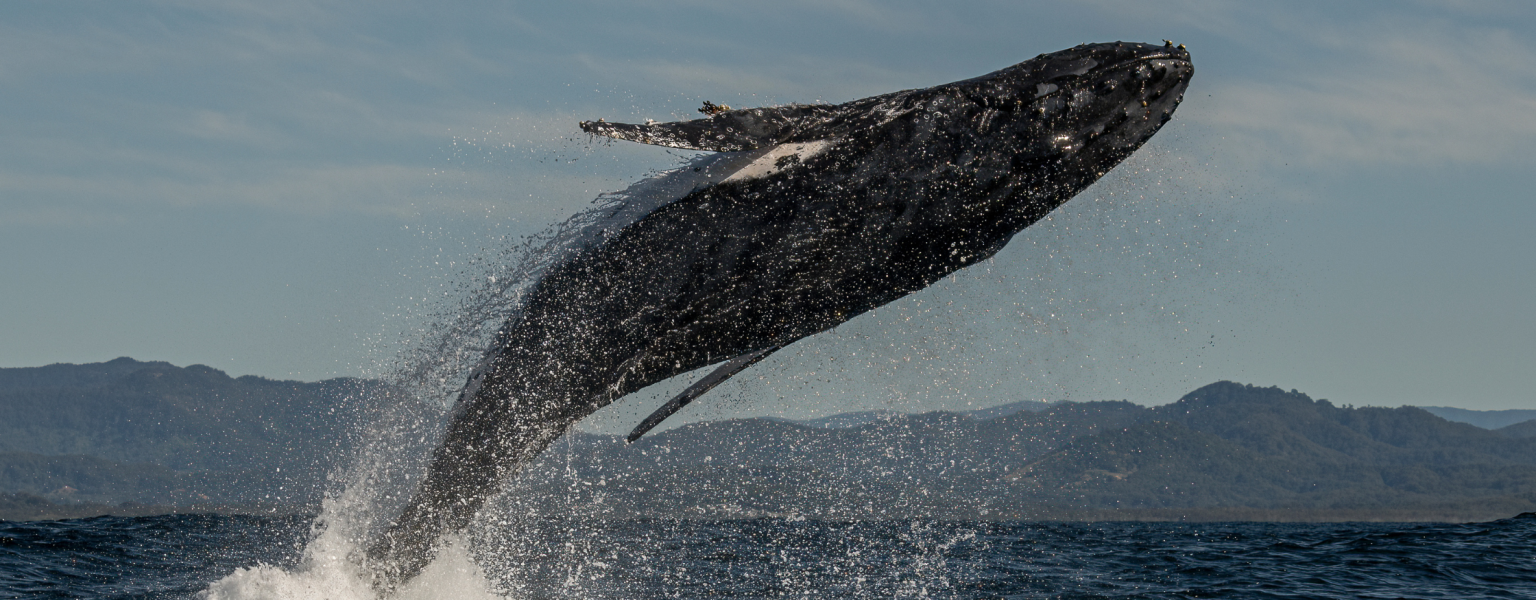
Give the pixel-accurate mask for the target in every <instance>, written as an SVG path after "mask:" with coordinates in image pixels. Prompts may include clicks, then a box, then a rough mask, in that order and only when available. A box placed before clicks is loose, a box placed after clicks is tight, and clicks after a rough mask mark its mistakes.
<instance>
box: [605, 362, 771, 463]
mask: <svg viewBox="0 0 1536 600" xmlns="http://www.w3.org/2000/svg"><path fill="white" fill-rule="evenodd" d="M781 347H782V346H770V347H768V348H763V349H762V350H758V351H755V352H748V353H746V354H743V355H741V356H738V357H736V358H733V359H731V360H728V361H725V364H722V365H720V368H718V369H715V370H714V372H712V373H710V374H708V375H705V376H704V378H703V379H700V380H698V381H695V382H693V385H690V386H688V389H686V390H683V393H681V394H678V395H677V397H676V398H673V399H671V400H670V401H668V402H667V403H666V404H663V405H662V406H661V408H658V409H656V412H653V413H651V416H649V417H646V418H645V420H644V421H641V422H640V424H639V425H637V426H635V430H634V431H631V432H629V437H627V438H624V439H625V440H626V441H629V442H633V441H635V440H638V439H640V436H642V435H645V432H647V431H650V430H651V429H653V428H655V427H656V426H657V425H660V424H661V422H662V421H665V420H667V417H670V416H672V415H673V413H676V412H677V411H678V410H680V409H682V408H683V407H684V406H687V405H688V403H689V402H693V401H694V399H696V398H698V397H699V396H703V395H704V393H705V392H708V391H709V390H711V389H714V387H715V386H717V385H720V384H722V383H725V380H727V379H730V378H731V376H732V375H735V374H737V373H740V372H742V371H745V370H746V369H747V367H750V366H752V365H754V364H757V361H760V360H762V359H764V358H767V357H768V355H769V354H773V352H774V351H775V350H778V349H779V348H781Z"/></svg>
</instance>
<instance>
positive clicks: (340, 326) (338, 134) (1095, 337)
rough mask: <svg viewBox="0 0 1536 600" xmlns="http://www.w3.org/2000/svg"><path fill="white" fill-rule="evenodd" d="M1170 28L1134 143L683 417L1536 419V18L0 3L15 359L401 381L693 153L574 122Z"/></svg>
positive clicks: (895, 80) (1206, 5) (667, 113)
mask: <svg viewBox="0 0 1536 600" xmlns="http://www.w3.org/2000/svg"><path fill="white" fill-rule="evenodd" d="M1165 38H1167V39H1172V40H1174V41H1176V42H1179V43H1184V44H1186V45H1188V47H1189V48H1190V51H1191V52H1192V53H1193V56H1194V61H1195V66H1196V75H1195V79H1194V81H1193V83H1192V85H1191V87H1190V89H1189V93H1188V95H1187V96H1186V100H1185V103H1184V105H1183V106H1182V107H1181V108H1180V109H1179V111H1178V112H1177V114H1176V115H1175V119H1174V122H1173V123H1171V124H1170V125H1169V126H1168V127H1167V128H1165V130H1164V132H1163V133H1161V134H1159V136H1158V138H1157V139H1155V140H1154V141H1153V143H1152V144H1150V145H1149V146H1148V147H1147V148H1146V149H1145V150H1144V151H1143V153H1141V154H1140V155H1138V156H1136V157H1133V158H1132V159H1131V161H1129V162H1128V163H1127V164H1126V165H1125V166H1124V167H1122V168H1121V169H1120V170H1118V171H1116V172H1115V173H1113V174H1111V176H1110V177H1108V178H1106V180H1105V181H1104V182H1101V184H1100V185H1098V186H1096V187H1095V188H1093V189H1090V190H1089V191H1088V192H1086V193H1085V194H1084V195H1083V196H1080V197H1079V198H1078V199H1076V200H1074V201H1073V202H1072V203H1069V204H1068V205H1067V207H1065V208H1064V209H1063V210H1062V211H1061V212H1060V213H1058V214H1057V215H1055V216H1054V217H1053V218H1052V220H1051V221H1049V222H1046V223H1042V224H1040V225H1038V226H1036V227H1034V228H1031V229H1030V230H1028V231H1026V232H1025V233H1024V234H1021V235H1020V236H1019V237H1018V238H1016V239H1015V241H1014V242H1013V244H1011V245H1010V247H1009V248H1008V249H1006V250H1005V251H1004V252H1003V253H1001V254H1000V255H999V256H998V257H997V258H995V259H994V260H993V261H991V262H990V263H988V264H986V265H983V266H980V267H978V268H976V269H973V270H971V271H969V272H966V273H963V274H961V275H959V276H957V277H955V278H953V279H951V280H949V281H946V282H944V283H943V284H941V285H939V286H937V287H936V288H935V289H931V290H928V291H926V292H924V293H922V294H919V295H917V296H916V297H914V298H909V299H907V300H904V301H902V302H899V303H896V304H894V305H891V306H888V307H886V308H883V309H881V310H878V311H876V312H875V313H872V314H870V315H867V316H866V317H863V318H861V319H859V320H856V321H855V322H853V323H850V324H848V325H845V326H844V327H841V328H839V329H837V330H835V331H833V332H831V333H829V334H826V335H823V336H821V337H820V338H817V339H812V340H808V341H805V342H802V343H801V344H798V345H796V346H794V347H792V348H790V349H788V350H786V351H784V352H782V353H781V356H776V357H775V358H773V359H770V360H769V361H767V362H765V363H764V364H763V365H761V366H760V367H757V368H754V369H753V370H752V371H749V372H748V374H746V375H745V376H743V377H742V378H741V379H742V381H741V382H740V383H733V384H730V385H727V386H725V387H724V388H722V390H721V391H720V392H719V393H718V394H715V395H712V399H707V400H705V401H701V402H700V404H699V407H698V409H697V410H696V411H695V414H696V416H697V415H704V416H718V415H722V414H736V413H774V414H786V415H792V416H809V415H814V414H819V413H822V412H836V411H838V410H848V409H859V408H897V409H904V410H921V409H930V408H939V407H953V408H963V407H965V406H967V404H969V405H970V406H972V407H977V406H980V405H987V404H995V403H999V402H1004V401H1009V400H1016V399H1041V400H1059V399H1071V400H1094V399H1120V398H1124V399H1130V400H1133V401H1136V402H1141V403H1145V404H1162V403H1166V402H1170V401H1173V400H1175V399H1177V398H1178V396H1179V395H1181V394H1183V393H1184V392H1187V391H1189V390H1191V389H1194V388H1195V387H1198V386H1200V385H1203V384H1206V383H1209V382H1212V381H1215V380H1219V379H1230V380H1234V381H1240V382H1245V383H1253V384H1257V385H1265V386H1269V385H1278V386H1281V387H1284V388H1286V389H1291V388H1295V389H1298V390H1300V391H1303V392H1306V393H1308V394H1311V395H1312V396H1313V397H1321V398H1328V399H1330V400H1332V401H1334V402H1335V403H1339V404H1355V405H1385V406H1396V405H1401V404H1418V405H1451V406H1461V407H1467V408H1481V409H1495V408H1531V407H1536V392H1533V390H1536V341H1533V340H1536V316H1533V314H1532V310H1531V306H1532V305H1533V304H1536V302H1533V298H1536V241H1533V240H1536V236H1533V235H1532V234H1531V232H1530V231H1531V228H1532V226H1533V225H1536V202H1533V195H1536V192H1533V191H1532V190H1536V159H1533V156H1536V152H1533V150H1536V8H1532V5H1530V4H1529V3H1526V2H1441V3H1434V2H1379V3H1371V2H1350V3H1341V2H1285V3H1260V2H1229V1H1221V0H1186V1H1172V2H1156V3H1154V2H1113V1H1095V2H1077V3H1068V2H1018V1H1009V2H957V1H945V2H874V1H861V0H814V1H811V0H807V1H802V2H794V1H791V2H722V1H718V0H712V1H661V0H656V1H640V2H583V1H567V2H558V3H556V2H538V3H535V2H447V3H421V2H410V3H406V2H389V1H370V2H362V1H353V0H343V1H336V2H313V1H305V2H287V1H284V0H261V1H249V2H246V1H231V2H202V1H200V2H190V1H187V2H176V1H165V2H115V1H114V2H104V1H102V2H67V3H66V2H26V1H9V2H5V3H0V89H3V90H4V92H3V93H0V256H3V257H4V260H3V261H0V290H3V292H0V366H4V367H17V366H37V365H44V364H49V363H54V362H75V363H81V362H96V361H103V360H110V359H112V358H115V357H118V356H132V357H134V358H138V359H141V360H166V361H170V362H172V363H175V364H178V365H187V364H193V363H202V364H207V365H211V366H214V367H217V368H219V369H223V370H225V371H228V372H229V373H230V374H232V375H242V374H256V375H262V376H265V377H271V378H291V379H303V380H316V379H322V378H327V377H333V376H339V375H365V374H372V373H376V372H377V370H378V367H377V366H376V365H378V364H379V362H380V361H383V360H387V359H388V358H389V357H391V356H394V355H395V354H396V353H397V352H398V350H399V346H400V344H401V342H400V340H402V339H409V338H410V337H411V336H413V335H415V333H414V332H413V328H414V327H418V326H419V324H420V322H421V321H422V318H423V315H424V314H426V313H427V312H428V311H430V310H431V307H433V306H435V305H436V303H438V302H440V301H441V298H442V297H443V294H444V293H445V292H447V291H448V290H451V289H454V287H455V285H457V284H458V283H461V280H462V278H463V277H467V275H463V274H462V273H465V272H466V271H465V267H464V263H465V261H466V260H469V259H471V258H473V257H476V256H485V255H487V254H488V253H490V252H493V251H495V250H496V249H499V248H502V247H504V246H506V245H507V244H509V243H510V242H509V241H508V240H510V239H515V238H516V237H518V236H520V235H525V234H528V233H532V232H535V231H537V230H539V229H541V228H543V227H545V226H547V225H548V224H550V223H552V222H555V221H558V220H560V219H562V218H564V217H565V216H567V215H569V214H571V213H573V212H575V211H577V210H580V209H581V208H583V207H585V206H587V203H588V202H589V201H590V200H591V199H592V198H593V197H594V196H596V195H597V194H598V193H600V192H604V191H614V190H617V189H622V188H623V187H624V186H626V185H628V184H629V183H631V182H633V181H635V180H637V179H639V178H640V177H642V176H643V175H644V174H646V173H647V172H651V171H654V170H656V169H660V168H666V167H668V166H671V165H675V164H676V163H677V162H678V161H680V160H682V159H683V158H684V157H685V156H686V154H684V153H679V152H677V151H668V150H664V149H658V148H648V147H643V146H638V145H633V144H618V143H614V144H607V143H601V142H592V141H590V140H588V139H587V138H586V136H584V135H581V134H580V133H579V131H578V130H577V128H576V122H577V121H579V120H582V119H590V118H597V117H605V118H608V119H609V120H619V121H626V120H627V121H636V120H642V119H645V118H654V119H658V120H672V119H686V118H694V117H696V116H698V115H697V113H695V112H694V109H695V108H696V107H697V106H698V105H699V104H700V102H701V101H703V100H712V101H714V102H717V103H725V104H729V105H731V106H736V107H742V106H753V105H764V104H775V103H787V102H842V101H846V100H851V99H855V98H860V97H864V96H869V95H874V94H880V93H885V92H890V91H894V90H898V89H905V88H915V87H927V86H931V85H936V84H941V83H946V82H950V81H954V80H958V79H963V78H969V77H973V76H976V75H980V74H983V73H986V72H989V71H992V70H996V69H999V68H1002V67H1005V66H1008V65H1010V64H1013V63H1016V62H1019V61H1022V60H1025V59H1028V58H1030V57H1032V56H1035V55H1037V54H1040V53H1043V52H1051V51H1055V50H1059V49H1062V48H1066V47H1069V46H1072V45H1076V44H1079V43H1084V42H1099V41H1113V40H1130V41H1145V42H1158V41H1160V40H1162V39H1165ZM468 272H471V273H472V272H473V269H471V270H470V271H468ZM675 385H676V384H674V387H675ZM664 393H665V390H662V391H659V392H658V391H653V392H649V393H647V392H642V393H641V394H639V395H638V396H642V397H643V399H638V400H637V401H636V402H630V403H626V404H629V405H632V406H631V408H630V409H627V410H629V411H630V413H641V412H649V409H650V408H651V407H652V405H654V404H655V403H656V402H659V401H660V400H659V399H654V398H655V397H656V395H657V394H664ZM713 396H718V397H713ZM711 402H713V403H711ZM641 404H643V405H644V406H639V405H641ZM620 418H621V419H629V418H631V417H630V416H623V417H620Z"/></svg>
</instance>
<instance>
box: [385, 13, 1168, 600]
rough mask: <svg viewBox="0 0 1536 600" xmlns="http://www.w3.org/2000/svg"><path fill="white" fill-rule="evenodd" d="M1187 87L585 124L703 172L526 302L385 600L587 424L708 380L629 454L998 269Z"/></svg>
mask: <svg viewBox="0 0 1536 600" xmlns="http://www.w3.org/2000/svg"><path fill="white" fill-rule="evenodd" d="M1193 72H1194V71H1193V67H1192V66H1191V63H1190V57H1189V53H1188V51H1186V50H1185V49H1184V47H1183V46H1174V45H1173V44H1172V43H1165V44H1163V45H1151V44H1137V43H1125V42H1117V43H1105V44H1089V45H1082V46H1077V47H1074V48H1070V49H1067V50H1062V51H1059V52H1054V53H1050V54H1042V55H1040V56H1037V57H1035V58H1033V59H1030V60H1027V61H1024V62H1022V63H1019V64H1016V65H1014V66H1011V67H1008V68H1005V69H1002V70H1000V71H996V72H993V73H989V74H987V75H983V76H980V77H976V78H974V79H967V80H964V81H958V82H955V83H949V84H945V85H940V86H936V87H931V88H926V89H916V90H907V91H900V92H894V93H890V94H885V95H882V96H874V97H871V98H865V99H862V100H855V101H852V102H847V103H844V104H837V105H823V104H812V105H806V104H791V105H787V106H776V107H763V108H744V109H734V110H733V109H729V107H724V106H718V105H711V104H708V103H706V106H705V109H703V110H701V112H704V113H705V114H706V115H707V116H706V118H700V119H695V120H689V121H679V122H670V123H647V124H623V123H610V122H607V121H604V120H598V121H588V122H583V123H581V124H580V126H581V129H582V130H583V131H586V132H588V133H590V134H593V135H596V136H606V137H609V138H614V139H618V140H628V141H634V142H639V143H644V144H654V145H659V146H667V147H672V148H684V149H690V150H702V151H709V152H713V153H714V154H709V155H704V156H702V157H700V158H698V159H695V160H694V161H692V162H691V163H688V164H686V165H685V166H683V167H681V168H679V169H676V170H673V171H670V172H666V173H663V174H660V175H658V176H656V177H653V178H650V179H647V180H644V181H642V182H640V183H637V184H635V185H634V186H632V187H631V188H629V189H628V190H625V191H624V192H621V193H619V194H617V195H616V196H615V197H614V199H613V201H612V202H611V204H610V205H609V208H608V209H607V210H608V212H607V213H605V214H604V215H603V216H602V218H598V219H594V220H593V221H592V222H591V223H589V224H586V225H585V226H584V227H583V228H582V229H581V230H580V231H579V232H577V235H574V236H573V237H572V238H571V239H570V240H569V241H568V243H567V245H566V246H565V249H564V250H563V251H562V252H561V253H560V254H559V255H558V256H556V257H555V258H553V259H552V260H551V261H550V264H549V266H548V267H547V268H545V269H544V270H543V271H542V272H541V273H540V274H539V275H538V276H537V278H536V280H535V281H533V282H532V283H530V284H529V286H528V287H527V288H526V290H525V292H524V294H523V296H522V298H521V300H520V305H519V307H518V309H517V310H516V314H513V315H511V316H510V317H509V318H508V319H507V321H506V322H505V324H504V325H503V326H502V327H501V328H500V329H499V330H497V333H496V334H495V336H494V338H493V343H492V344H491V347H490V349H489V350H488V351H487V352H486V354H485V357H484V359H483V360H482V361H481V362H480V363H479V365H478V366H477V367H476V368H475V369H474V370H473V372H472V373H471V374H470V376H469V378H468V381H467V383H466V384H465V386H464V388H463V390H462V392H461V393H460V395H459V398H458V401H457V403H456V404H455V406H454V408H453V409H452V411H451V413H450V416H449V418H448V424H447V427H446V430H445V433H444V437H443V441H442V443H441V445H439V446H438V447H437V449H436V450H435V452H434V453H433V455H432V457H431V460H430V463H429V465H428V469H427V473H426V476H425V477H424V478H423V479H422V481H421V483H420V484H419V486H418V487H417V489H416V490H415V493H414V495H413V496H412V497H411V498H410V500H409V501H408V502H407V503H406V505H405V507H404V509H403V511H402V512H401V514H400V515H399V516H398V518H396V519H395V520H394V521H393V523H392V524H391V525H390V526H389V527H388V528H386V529H385V530H384V531H383V532H382V533H381V534H379V535H378V536H377V537H375V538H374V539H373V540H372V542H371V543H370V544H369V546H368V548H367V553H366V559H365V560H366V564H367V565H368V568H369V569H371V570H372V572H373V573H374V576H375V583H376V585H378V586H379V587H380V588H382V589H389V588H391V587H393V586H395V585H398V584H399V583H401V582H403V581H405V580H407V579H409V578H411V577H413V576H415V575H416V574H417V573H418V572H420V570H421V569H422V568H423V567H424V566H425V565H426V564H427V563H428V562H430V561H431V559H432V557H433V556H434V555H435V553H436V551H437V547H438V545H439V543H440V542H439V539H440V536H442V535H444V534H447V533H451V532H457V531H460V530H462V529H463V528H464V527H465V526H466V525H467V524H468V523H469V521H470V519H471V518H473V517H474V515H475V514H476V512H478V511H479V509H480V507H481V506H482V505H483V504H484V503H485V501H486V500H487V498H489V497H490V496H492V495H493V494H494V493H496V492H497V491H498V490H499V489H500V488H501V486H502V484H503V483H504V482H505V481H506V480H507V479H508V478H509V477H511V476H512V475H513V474H515V473H516V472H517V471H518V469H519V468H521V466H523V465H525V464H527V463H528V462H530V461H531V460H533V459H534V458H535V457H536V456H537V455H538V454H539V453H540V452H542V451H543V450H544V449H545V448H546V447H548V446H549V445H550V444H551V443H552V442H554V441H555V440H556V439H557V438H558V437H560V436H561V435H562V434H564V433H565V432H566V431H567V430H569V429H570V428H571V427H572V426H573V425H575V424H576V422H577V421H579V420H581V419H582V418H583V417H585V416H587V415H589V414H592V413H593V412H594V411H596V410H598V409H599V408H602V407H603V406H606V405H608V404H610V403H612V402H614V401H615V400H617V399H619V398H621V397H623V396H625V395H626V394H629V393H631V392H634V391H637V390H639V389H641V388H643V387H645V386H648V385H651V384H653V383H656V382H659V381H662V380H665V379H668V378H670V377H673V376H675V375H678V374H681V373H685V372H688V371H691V370H694V369H698V368H701V367H705V366H709V365H716V364H718V365H720V366H718V367H717V368H716V369H715V370H714V371H713V372H711V373H710V374H709V375H707V376H706V377H704V378H703V379H700V380H699V381H698V382H697V383H695V384H693V385H692V386H691V387H689V388H688V389H687V390H686V391H684V392H683V393H682V394H681V395H680V396H678V397H676V398H674V399H673V400H672V401H670V402H668V403H667V404H666V405H665V406H663V407H661V409H659V410H657V411H656V413H654V414H652V415H651V416H650V417H649V418H647V419H645V420H644V421H643V422H642V423H641V424H640V425H639V427H637V428H636V430H635V432H634V433H632V434H631V435H630V440H631V441H633V440H634V439H636V438H638V437H639V436H640V435H642V434H644V432H645V431H646V430H648V429H649V428H651V427H654V426H655V425H657V424H658V423H660V422H661V421H662V420H663V419H665V418H666V417H667V416H668V415H670V414H672V413H673V412H675V411H676V410H677V409H679V408H681V407H682V406H683V405H685V404H687V403H688V402H689V401H691V400H693V399H694V398H697V397H699V396H700V395H702V394H704V393H705V392H707V391H708V390H709V389H710V388H711V387H713V386H715V385H717V384H719V383H720V382H722V381H725V380H726V379H728V378H729V377H731V376H732V375H734V374H736V373H739V372H741V371H742V370H744V369H747V368H748V367H750V366H751V365H752V364H754V363H756V362H757V361H760V360H762V359H763V358H765V357H767V356H768V355H770V354H772V353H773V352H774V351H775V350H778V349H780V348H783V347H785V346H787V345H789V344H792V343H794V342H795V341H796V340H800V339H802V338H805V337H807V336H810V335H813V334H816V333H817V332H821V331H825V330H827V329H829V328H832V327H835V326H837V325H838V324H841V323H843V322H846V321H848V320H849V319H852V318H854V317H856V316H858V315H860V314H863V313H865V312H867V311H869V310H871V309H873V308H875V307H878V306H880V305H883V304H886V303H888V302H891V301H893V300H896V299H898V298H901V297H902V296H905V295H907V294H910V293H912V292H915V291H917V290H920V289H923V288H925V287H927V286H929V285H931V284H933V283H934V282H936V281H938V280H939V279H940V278H942V277H944V276H946V275H948V274H950V273H953V272H955V271H957V270H959V269H963V268H965V267H966V266H969V265H973V264H975V263H977V262H978V261H981V260H984V259H986V258H988V257H990V256H992V255H994V254H996V253H997V252H998V250H1000V249H1001V248H1002V247H1003V246H1004V245H1005V244H1007V243H1008V241H1009V239H1010V238H1012V237H1013V235H1014V234H1016V233H1018V232H1019V231H1021V230H1023V229H1024V228H1025V227H1027V226H1029V225H1030V224H1032V223H1034V222H1036V221H1038V220H1039V219H1041V218H1042V217H1044V216H1045V215H1046V214H1047V213H1049V212H1051V211H1052V210H1054V209H1055V208H1056V207H1058V206H1060V205H1061V204H1063V203H1065V202H1066V201H1067V200H1069V199H1071V198H1072V197H1073V196H1074V195H1076V194H1077V193H1078V192H1080V191H1082V190H1083V189H1084V188H1085V187H1087V186H1088V185H1089V184H1091V183H1093V182H1094V181H1095V180H1097V179H1098V178H1100V177H1101V176H1103V175H1104V174H1105V173H1106V172H1108V171H1109V170H1110V169H1111V168H1113V167H1114V166H1115V165H1117V164H1119V163H1120V162H1121V161H1122V160H1124V159H1125V158H1126V157H1127V156H1129V155H1130V154H1131V153H1132V152H1133V151H1135V150H1136V149H1137V148H1139V147H1140V146H1141V145H1142V144H1143V143H1144V142H1146V141H1147V140H1148V139H1149V138H1150V137H1151V136H1152V135H1153V134H1154V133H1156V132H1157V130H1158V129H1159V128H1161V127H1162V126H1163V124H1164V123H1167V122H1168V120H1169V119H1170V118H1171V116H1172V114H1173V111H1174V108H1175V107H1177V106H1178V104H1179V102H1180V100H1181V99H1182V98H1183V94H1184V90H1185V88H1186V87H1187V86H1188V84H1189V81H1190V77H1191V76H1192V75H1193Z"/></svg>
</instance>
